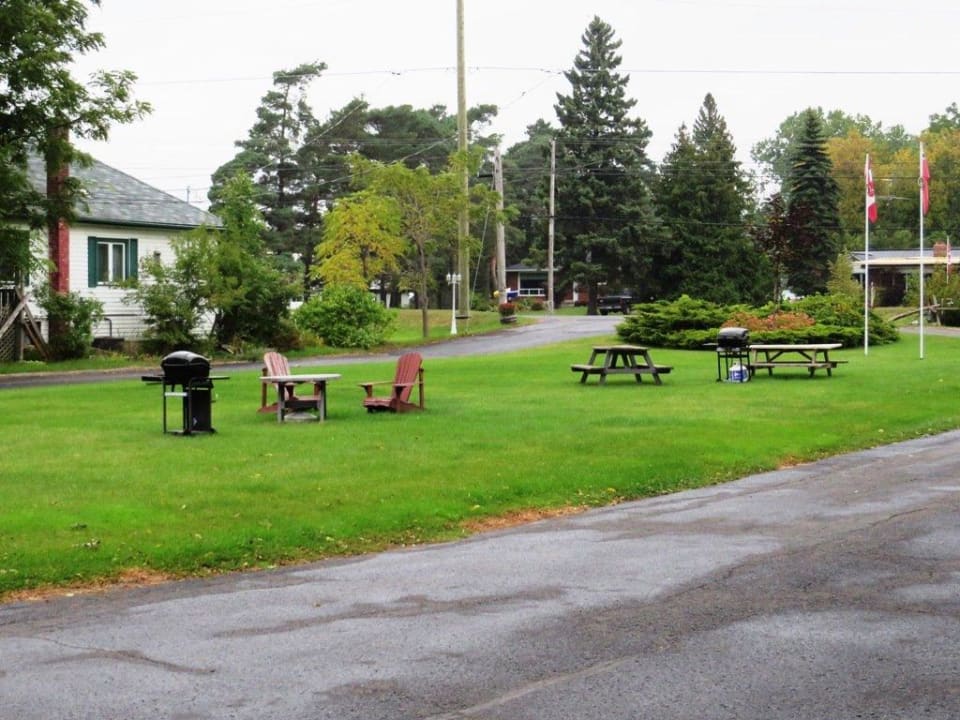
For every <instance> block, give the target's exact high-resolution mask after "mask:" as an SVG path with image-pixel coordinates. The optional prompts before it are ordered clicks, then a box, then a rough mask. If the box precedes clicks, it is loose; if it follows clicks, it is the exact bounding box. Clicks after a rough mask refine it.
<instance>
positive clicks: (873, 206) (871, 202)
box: [863, 154, 877, 222]
mask: <svg viewBox="0 0 960 720" xmlns="http://www.w3.org/2000/svg"><path fill="white" fill-rule="evenodd" d="M863 177H864V180H865V181H866V184H867V195H866V209H867V218H869V220H870V222H876V221H877V196H876V193H875V192H874V189H873V170H871V169H870V155H869V154H868V155H867V162H866V165H865V166H864V168H863Z"/></svg>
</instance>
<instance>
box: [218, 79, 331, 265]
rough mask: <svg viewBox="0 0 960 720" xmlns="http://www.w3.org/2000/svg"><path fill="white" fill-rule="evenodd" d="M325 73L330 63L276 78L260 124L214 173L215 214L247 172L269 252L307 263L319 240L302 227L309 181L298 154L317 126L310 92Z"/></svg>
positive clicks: (263, 104)
mask: <svg viewBox="0 0 960 720" xmlns="http://www.w3.org/2000/svg"><path fill="white" fill-rule="evenodd" d="M325 69H326V65H325V64H324V63H307V64H304V65H301V66H299V67H297V68H295V69H293V70H281V71H278V72H275V73H274V74H273V89H271V90H270V91H269V92H267V94H266V95H264V96H263V98H262V99H261V101H260V107H258V108H257V121H256V123H254V125H253V127H252V128H250V131H249V134H248V136H247V139H246V140H238V141H237V142H236V145H237V147H238V148H240V152H239V153H238V154H237V155H236V156H235V157H234V158H233V159H232V160H230V161H228V162H227V163H226V164H224V165H222V166H221V167H220V168H218V169H217V170H216V171H215V172H214V174H213V183H212V187H211V189H210V193H209V197H210V201H211V207H210V209H211V211H213V212H215V213H216V212H218V211H219V210H220V208H221V207H222V205H223V202H224V199H223V195H224V192H225V187H226V185H227V184H228V183H229V182H230V181H231V179H232V178H233V177H234V176H235V175H236V173H237V171H243V172H244V173H245V174H247V175H248V176H249V177H251V178H252V179H253V180H254V182H255V183H256V186H257V190H258V199H257V200H258V205H259V207H260V209H261V211H262V213H263V218H264V220H265V221H266V223H267V230H266V232H265V240H266V243H267V247H268V249H270V250H272V251H273V252H275V253H286V254H294V253H296V254H298V255H301V256H304V257H306V258H307V259H309V255H310V252H311V250H312V247H313V245H314V243H315V241H316V236H315V235H313V234H311V233H310V232H305V231H304V228H303V227H302V225H301V224H300V222H299V219H300V217H299V216H298V208H299V207H300V204H301V203H300V201H301V193H302V189H303V182H304V179H303V171H302V168H301V167H300V164H299V162H298V157H297V153H298V151H299V149H300V147H301V145H302V143H303V139H304V137H305V135H306V134H307V131H308V129H309V128H310V127H311V126H312V125H314V124H315V123H316V119H315V118H314V116H313V112H312V110H311V109H310V106H309V105H308V104H307V102H306V97H305V93H306V87H307V85H308V84H309V83H310V82H311V81H312V80H314V79H315V78H317V77H319V75H320V73H321V72H323V71H324V70H325Z"/></svg>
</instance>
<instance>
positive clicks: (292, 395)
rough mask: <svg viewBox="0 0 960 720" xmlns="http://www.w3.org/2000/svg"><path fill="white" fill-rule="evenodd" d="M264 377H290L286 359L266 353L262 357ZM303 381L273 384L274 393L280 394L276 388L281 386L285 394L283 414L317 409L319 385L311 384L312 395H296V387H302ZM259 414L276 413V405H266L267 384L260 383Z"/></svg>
mask: <svg viewBox="0 0 960 720" xmlns="http://www.w3.org/2000/svg"><path fill="white" fill-rule="evenodd" d="M261 374H262V375H263V376H264V377H268V376H272V375H290V374H291V373H290V363H288V362H287V358H286V357H284V356H283V355H281V354H280V353H278V352H268V353H265V354H264V356H263V372H262V373H261ZM304 382H306V381H303V380H298V381H292V382H286V383H274V389H275V390H276V392H278V393H279V392H280V390H281V388H280V387H278V386H280V385H282V386H283V387H282V390H283V392H284V393H285V394H284V396H283V407H284V414H286V413H287V412H297V411H300V410H316V409H317V400H318V399H319V396H320V383H313V395H298V394H297V393H296V389H297V386H298V385H302V384H303V383H304ZM259 412H263V413H265V412H272V413H275V412H277V403H276V401H274V402H273V403H270V404H268V403H267V383H260V410H259Z"/></svg>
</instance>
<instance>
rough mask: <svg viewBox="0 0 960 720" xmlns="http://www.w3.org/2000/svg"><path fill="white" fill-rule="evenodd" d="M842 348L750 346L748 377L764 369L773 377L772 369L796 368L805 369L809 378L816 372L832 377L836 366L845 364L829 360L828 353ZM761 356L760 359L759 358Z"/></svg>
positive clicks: (833, 345) (826, 345)
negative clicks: (822, 372) (825, 373)
mask: <svg viewBox="0 0 960 720" xmlns="http://www.w3.org/2000/svg"><path fill="white" fill-rule="evenodd" d="M841 347H843V345H842V344H840V343H811V344H801V345H792V344H786V343H775V344H761V345H750V346H749V352H750V360H749V364H748V368H749V370H750V375H751V376H752V375H754V374H755V373H756V371H757V370H763V369H766V371H767V373H768V374H769V375H773V370H774V368H783V367H796V368H804V369H806V370H807V371H808V372H809V374H810V377H813V374H814V373H815V372H816V371H817V370H826V371H827V375H832V374H833V371H834V370H835V369H836V367H837V365H839V364H840V363H845V362H847V361H846V360H835V359H831V358H830V351H831V350H837V349H839V348H841ZM761 356H762V357H761Z"/></svg>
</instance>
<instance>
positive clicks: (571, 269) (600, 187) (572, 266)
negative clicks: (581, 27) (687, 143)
mask: <svg viewBox="0 0 960 720" xmlns="http://www.w3.org/2000/svg"><path fill="white" fill-rule="evenodd" d="M582 40H583V49H582V50H581V51H580V53H579V54H578V55H577V56H576V58H575V59H574V66H573V69H571V70H570V71H568V72H567V73H565V76H566V78H567V80H569V81H570V85H571V90H570V94H569V95H562V94H559V93H558V95H557V104H556V105H555V106H554V108H555V110H556V113H557V118H558V119H559V121H560V133H559V137H558V142H557V223H556V229H557V243H556V247H557V258H556V261H557V264H558V266H560V267H562V268H563V269H564V274H565V275H566V278H565V279H566V280H567V281H576V282H578V283H581V284H585V285H586V286H587V288H588V297H589V303H588V310H587V312H588V313H590V314H594V313H596V300H597V296H598V294H599V293H598V290H599V288H600V286H601V283H607V287H608V288H610V289H614V288H616V286H618V285H628V286H630V287H631V288H632V289H633V290H634V292H637V293H639V294H640V295H641V296H643V297H646V296H649V295H650V294H651V293H652V292H655V287H654V286H655V284H656V283H655V275H654V267H655V262H654V254H655V252H656V251H657V245H658V241H659V239H660V237H659V223H658V220H657V217H656V213H655V210H654V203H653V196H652V193H651V192H650V189H649V187H648V184H647V180H648V179H650V177H651V169H650V162H649V160H648V159H647V155H646V147H647V143H648V142H649V140H650V135H651V133H650V130H649V129H648V128H647V125H646V123H645V122H644V121H643V120H640V119H632V118H630V117H628V114H629V112H630V110H631V109H632V108H633V106H634V105H635V104H636V101H635V100H631V99H629V98H627V93H626V88H627V83H628V81H629V76H626V75H621V74H620V73H618V72H617V68H618V67H619V66H620V63H621V60H622V58H621V57H620V55H618V54H617V49H618V48H619V47H620V45H621V42H620V41H619V40H615V39H614V31H613V28H611V27H610V25H608V24H607V23H605V22H603V21H602V20H601V19H600V18H598V17H594V19H593V20H592V21H591V23H590V25H589V26H588V27H587V30H586V32H585V33H584V34H583V37H582Z"/></svg>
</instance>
